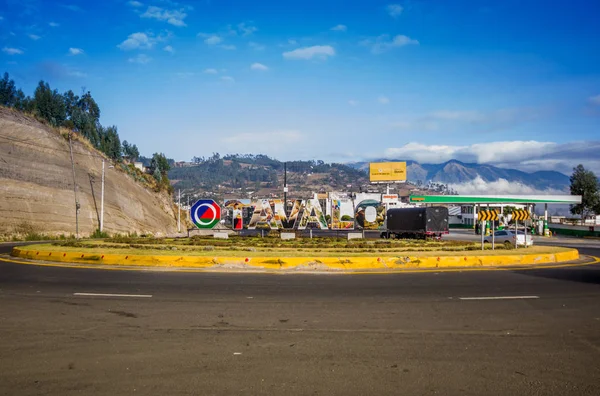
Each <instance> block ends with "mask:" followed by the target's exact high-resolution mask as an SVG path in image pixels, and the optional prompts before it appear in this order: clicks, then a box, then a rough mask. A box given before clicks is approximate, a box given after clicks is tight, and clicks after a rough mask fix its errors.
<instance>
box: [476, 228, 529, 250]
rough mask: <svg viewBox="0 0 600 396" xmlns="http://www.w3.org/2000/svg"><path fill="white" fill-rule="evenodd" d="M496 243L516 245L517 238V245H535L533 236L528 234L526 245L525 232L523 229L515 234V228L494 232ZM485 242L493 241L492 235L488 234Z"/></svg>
mask: <svg viewBox="0 0 600 396" xmlns="http://www.w3.org/2000/svg"><path fill="white" fill-rule="evenodd" d="M494 238H495V241H494V243H505V244H507V245H512V246H514V245H515V238H516V240H517V246H533V237H532V236H531V235H529V234H527V245H525V233H524V232H523V231H517V234H516V235H515V231H514V230H499V231H496V232H495V233H494ZM483 241H484V242H485V243H492V236H491V235H490V236H487V237H485V238H484V240H483Z"/></svg>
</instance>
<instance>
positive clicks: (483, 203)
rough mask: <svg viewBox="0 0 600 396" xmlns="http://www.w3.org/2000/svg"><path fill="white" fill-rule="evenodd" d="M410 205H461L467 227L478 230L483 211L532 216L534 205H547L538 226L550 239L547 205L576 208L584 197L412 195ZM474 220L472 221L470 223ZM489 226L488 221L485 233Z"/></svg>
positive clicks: (541, 232)
mask: <svg viewBox="0 0 600 396" xmlns="http://www.w3.org/2000/svg"><path fill="white" fill-rule="evenodd" d="M409 201H410V203H411V204H423V205H456V206H461V208H462V210H461V212H463V213H464V215H465V216H464V217H465V218H464V219H463V220H466V221H467V222H466V223H463V224H467V225H469V226H472V227H470V228H475V224H476V223H477V221H478V213H480V212H481V211H488V210H494V209H495V210H497V211H498V213H500V214H502V212H503V209H504V207H506V206H511V207H515V208H517V209H519V208H522V209H525V211H526V212H527V213H528V214H529V217H530V216H531V212H532V208H533V207H535V205H541V204H544V216H543V219H542V221H541V222H539V223H538V224H537V226H536V227H535V229H536V231H537V233H538V234H539V235H545V236H550V230H549V228H548V204H561V205H575V204H580V203H581V195H411V196H410V197H409ZM471 219H472V222H471ZM490 228H491V227H490V224H489V222H487V224H486V230H487V231H489V229H490Z"/></svg>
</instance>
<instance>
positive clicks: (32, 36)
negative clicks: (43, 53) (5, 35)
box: [28, 34, 42, 40]
mask: <svg viewBox="0 0 600 396" xmlns="http://www.w3.org/2000/svg"><path fill="white" fill-rule="evenodd" d="M28 36H29V38H30V39H32V40H39V39H41V38H42V37H41V36H38V35H37V34H28Z"/></svg>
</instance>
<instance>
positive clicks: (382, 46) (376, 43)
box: [359, 34, 419, 54]
mask: <svg viewBox="0 0 600 396" xmlns="http://www.w3.org/2000/svg"><path fill="white" fill-rule="evenodd" d="M359 44H360V45H363V46H367V47H371V51H372V52H373V53H374V54H380V53H382V52H385V51H388V50H390V49H392V48H399V47H404V46H407V45H419V41H418V40H414V39H411V38H410V37H408V36H405V35H403V34H399V35H396V36H394V37H393V38H390V36H389V35H388V34H382V35H381V36H379V37H377V38H375V39H366V40H362V41H361V42H359Z"/></svg>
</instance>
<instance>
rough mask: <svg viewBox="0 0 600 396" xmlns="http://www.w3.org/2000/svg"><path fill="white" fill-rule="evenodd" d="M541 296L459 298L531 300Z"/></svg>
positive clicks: (472, 298)
mask: <svg viewBox="0 0 600 396" xmlns="http://www.w3.org/2000/svg"><path fill="white" fill-rule="evenodd" d="M537 298H540V297H539V296H493V297H459V298H458V299H459V300H531V299H537Z"/></svg>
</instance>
